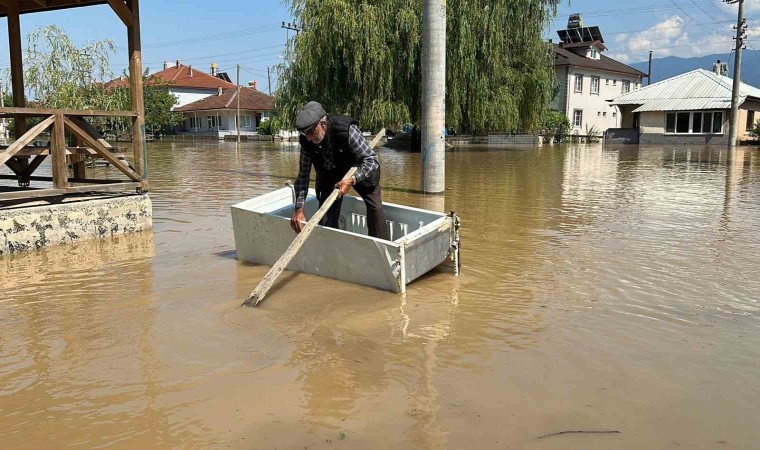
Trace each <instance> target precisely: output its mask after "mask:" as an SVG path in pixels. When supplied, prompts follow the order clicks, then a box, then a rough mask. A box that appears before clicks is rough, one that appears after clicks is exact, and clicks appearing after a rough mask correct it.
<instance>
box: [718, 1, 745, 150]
mask: <svg viewBox="0 0 760 450" xmlns="http://www.w3.org/2000/svg"><path fill="white" fill-rule="evenodd" d="M724 1H725V2H726V3H728V4H731V5H733V4H734V3H739V16H738V18H737V20H736V27H735V28H736V37H735V38H734V39H735V40H736V47H735V48H736V50H735V51H736V55H734V86H733V91H732V92H731V116H730V123H729V126H728V147H729V148H732V149H733V148H736V141H737V133H738V131H739V90H740V87H741V80H742V48H743V47H744V39H745V38H746V37H747V36H746V32H747V21H746V19H744V0H724Z"/></svg>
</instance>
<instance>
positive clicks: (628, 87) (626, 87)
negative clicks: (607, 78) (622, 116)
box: [623, 80, 631, 94]
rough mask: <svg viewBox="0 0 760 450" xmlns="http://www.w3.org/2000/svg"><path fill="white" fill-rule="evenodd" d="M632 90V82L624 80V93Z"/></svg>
mask: <svg viewBox="0 0 760 450" xmlns="http://www.w3.org/2000/svg"><path fill="white" fill-rule="evenodd" d="M629 92H631V82H630V81H627V80H623V94H627V93H629Z"/></svg>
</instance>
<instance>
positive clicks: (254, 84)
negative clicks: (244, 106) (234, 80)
mask: <svg viewBox="0 0 760 450" xmlns="http://www.w3.org/2000/svg"><path fill="white" fill-rule="evenodd" d="M253 90H254V91H255V90H256V81H254V82H253Z"/></svg>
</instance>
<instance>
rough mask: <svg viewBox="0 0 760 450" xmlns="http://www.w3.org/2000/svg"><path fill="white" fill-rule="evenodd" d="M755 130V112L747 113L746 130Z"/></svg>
mask: <svg viewBox="0 0 760 450" xmlns="http://www.w3.org/2000/svg"><path fill="white" fill-rule="evenodd" d="M753 128H755V111H747V130H748V131H749V130H751V129H753Z"/></svg>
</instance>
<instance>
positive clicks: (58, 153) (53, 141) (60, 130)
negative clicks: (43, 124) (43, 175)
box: [50, 114, 69, 189]
mask: <svg viewBox="0 0 760 450" xmlns="http://www.w3.org/2000/svg"><path fill="white" fill-rule="evenodd" d="M50 147H51V149H50V152H51V153H52V157H53V163H52V166H53V187H55V188H56V189H66V188H67V187H68V185H69V176H68V173H67V170H66V133H65V130H64V127H63V115H62V114H56V115H55V125H53V128H52V132H51V133H50Z"/></svg>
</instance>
